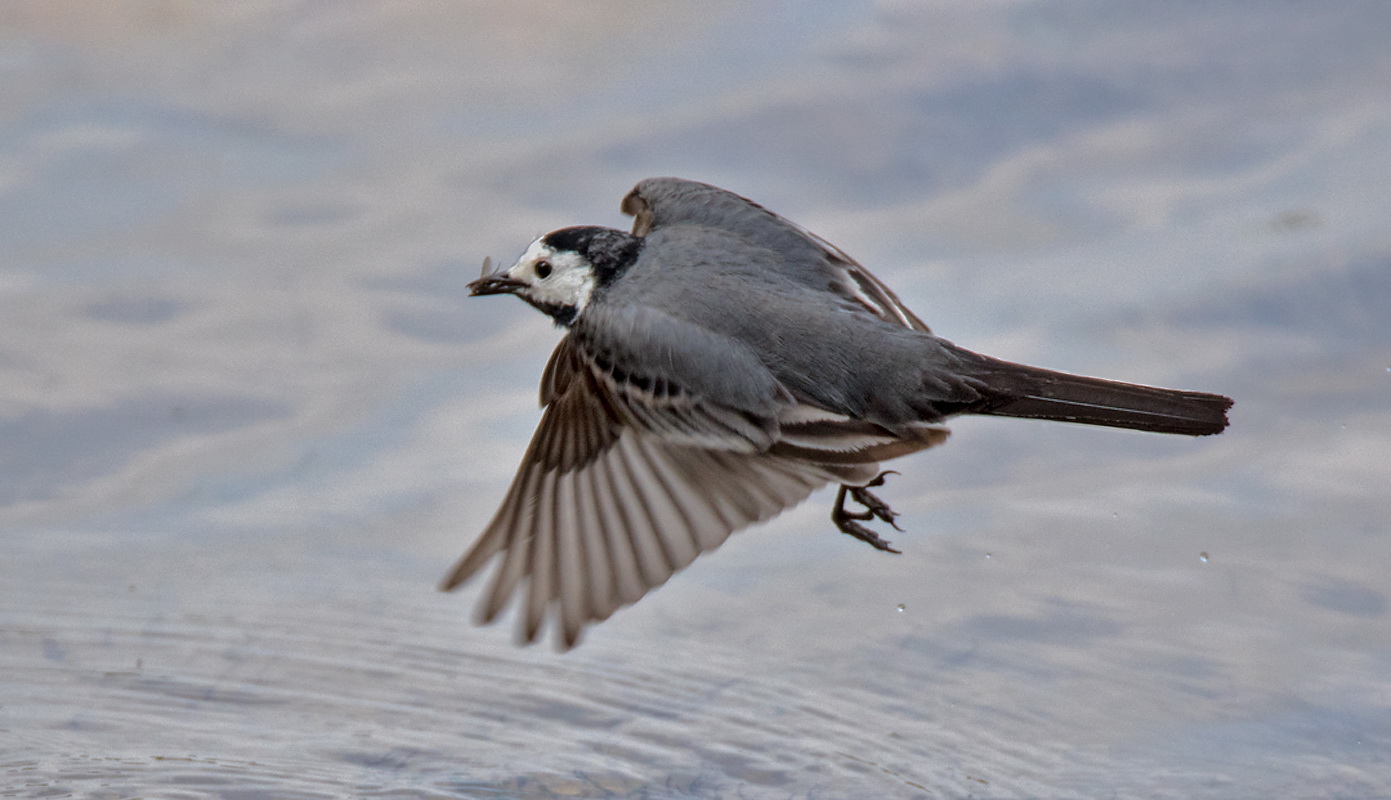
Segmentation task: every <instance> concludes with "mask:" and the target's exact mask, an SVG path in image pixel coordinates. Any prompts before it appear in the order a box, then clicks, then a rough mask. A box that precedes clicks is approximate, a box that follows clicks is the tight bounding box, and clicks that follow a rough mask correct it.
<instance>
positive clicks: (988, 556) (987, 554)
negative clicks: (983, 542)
mask: <svg viewBox="0 0 1391 800" xmlns="http://www.w3.org/2000/svg"><path fill="white" fill-rule="evenodd" d="M985 557H986V558H994V556H992V555H990V554H989V553H986V554H985Z"/></svg>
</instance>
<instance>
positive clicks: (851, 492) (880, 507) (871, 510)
mask: <svg viewBox="0 0 1391 800" xmlns="http://www.w3.org/2000/svg"><path fill="white" fill-rule="evenodd" d="M890 473H892V474H894V475H897V474H898V473H897V472H893V470H889V471H887V472H881V473H879V474H878V475H876V476H875V477H874V480H872V481H870V482H869V483H867V484H865V485H864V486H847V485H845V484H841V487H840V492H839V493H838V494H836V505H835V508H833V509H831V521H832V522H834V523H835V524H836V527H837V528H839V529H840V532H841V533H844V534H846V535H847V536H853V537H855V538H856V539H859V540H860V541H862V542H868V543H869V544H870V546H872V547H874V548H875V549H877V550H884V551H887V552H890V553H897V552H898V551H897V550H895V549H894V548H893V547H892V546H891V544H890V542H889V541H888V540H887V539H884V538H883V537H881V536H880V535H879V534H877V533H875V532H874V531H872V530H870V529H869V528H866V527H865V526H863V525H861V524H860V523H861V522H868V521H869V520H872V519H877V520H880V521H881V522H887V523H889V524H890V525H892V526H893V527H894V530H896V531H902V530H903V529H902V528H900V527H898V523H896V522H894V519H895V518H896V517H897V516H898V512H896V511H894V510H893V509H892V508H889V504H888V503H885V502H884V501H883V500H880V499H879V498H878V497H876V496H875V495H874V493H873V492H871V491H870V490H869V487H871V486H883V485H884V476H885V475H889V474H890ZM847 496H849V497H853V498H854V499H855V502H857V503H859V504H860V505H862V506H864V508H865V510H864V511H850V510H848V509H846V507H845V498H846V497H847Z"/></svg>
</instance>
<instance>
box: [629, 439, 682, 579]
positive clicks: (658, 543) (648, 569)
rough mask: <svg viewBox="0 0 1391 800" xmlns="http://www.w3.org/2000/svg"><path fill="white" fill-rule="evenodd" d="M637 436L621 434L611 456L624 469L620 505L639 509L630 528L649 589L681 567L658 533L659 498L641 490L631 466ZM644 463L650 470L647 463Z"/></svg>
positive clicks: (636, 474)
mask: <svg viewBox="0 0 1391 800" xmlns="http://www.w3.org/2000/svg"><path fill="white" fill-rule="evenodd" d="M638 438H639V436H637V435H633V436H627V437H624V439H623V440H622V441H621V442H620V443H619V446H618V447H616V448H614V455H615V457H616V459H617V460H618V462H619V464H618V466H619V467H621V468H622V470H623V477H622V478H621V479H620V480H619V481H618V484H617V485H618V488H619V489H620V491H622V492H623V494H624V495H626V496H625V497H624V500H623V501H622V502H621V503H620V507H622V508H625V509H634V508H635V509H637V510H638V511H639V512H640V518H639V519H638V520H637V524H635V525H632V526H631V527H630V528H629V530H630V531H631V532H632V534H633V542H634V544H635V545H637V550H638V553H639V558H640V561H639V564H640V566H641V567H642V572H643V580H644V582H646V584H647V586H648V588H651V587H653V586H660V585H661V584H662V583H663V582H664V581H666V579H667V578H668V577H669V576H670V575H671V574H672V573H673V572H675V571H676V570H678V569H680V566H679V564H678V561H677V558H676V557H675V554H674V553H672V552H671V550H670V548H669V547H668V545H667V542H666V539H665V537H663V536H661V535H660V533H659V530H660V526H661V519H660V518H659V516H658V513H659V512H658V511H657V509H656V508H655V507H654V505H655V503H656V502H657V501H658V500H659V498H655V497H652V496H650V493H649V491H648V490H645V489H644V486H643V480H642V476H641V474H640V473H638V472H637V471H636V470H634V469H633V463H632V453H631V452H630V451H631V450H632V449H633V448H634V447H636V446H637V445H636V444H635V441H634V440H636V439H638ZM643 466H644V467H647V468H648V470H650V469H651V465H649V464H643Z"/></svg>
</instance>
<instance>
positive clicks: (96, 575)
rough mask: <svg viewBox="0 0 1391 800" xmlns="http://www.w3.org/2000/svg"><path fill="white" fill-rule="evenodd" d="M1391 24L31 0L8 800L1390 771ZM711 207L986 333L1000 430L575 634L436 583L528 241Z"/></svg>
mask: <svg viewBox="0 0 1391 800" xmlns="http://www.w3.org/2000/svg"><path fill="white" fill-rule="evenodd" d="M1389 39H1391V5H1388V4H1386V3H1382V2H1351V1H1350V2H1342V3H1336V4H1313V3H1286V2H1270V1H1269V0H1265V1H1263V2H1254V1H1253V0H1247V1H1243V2H1228V3H1220V4H1219V3H1162V4H1160V3H1143V2H1132V1H1130V0H1119V1H1118V0H1105V1H1104V2H1103V1H1102V0H1096V1H1095V2H1086V1H1079V2H1068V3H1057V2H1043V1H1042V0H1033V1H1029V0H989V1H988V2H980V1H976V2H961V1H959V0H957V1H948V0H933V1H926V2H924V1H923V0H911V1H909V0H883V1H881V2H844V1H842V0H834V1H831V0H825V1H823V2H816V3H791V2H782V1H780V0H746V1H743V2H737V3H736V2H728V0H714V1H713V2H705V3H701V4H694V3H648V2H637V1H636V0H596V1H595V2H590V3H573V2H563V1H562V0H549V2H547V1H544V0H532V1H529V2H503V1H502V0H467V1H466V2H458V3H450V2H442V1H440V0H434V1H430V0H399V1H397V2H382V1H380V0H379V1H378V2H369V1H368V0H340V1H336V2H325V1H323V0H298V1H292V0H248V1H247V2H240V3H199V2H191V0H163V1H162V2H156V1H154V0H149V1H147V2H137V1H135V0H131V1H129V2H111V3H100V4H97V3H90V4H89V3H52V2H46V1H45V0H11V1H10V2H6V3H5V4H4V5H3V6H0V242H2V243H3V244H0V526H3V533H0V541H2V542H3V557H2V558H0V796H7V797H8V796H17V797H49V796H64V797H103V798H105V797H110V798H130V797H142V798H163V797H169V798H173V797H177V798H188V797H228V798H261V797H264V798H281V799H283V798H336V797H345V796H352V797H382V796H390V797H470V798H472V797H488V798H493V797H556V796H563V797H618V798H628V797H633V798H667V797H672V798H684V797H697V798H723V797H740V798H765V797H768V798H804V797H856V796H858V797H912V798H916V797H933V798H936V797H977V798H993V797H999V798H1010V797H1045V798H1055V797H1056V798H1066V797H1079V798H1080V797H1097V796H1119V797H1175V798H1204V797H1212V798H1240V797H1253V798H1255V797H1289V798H1302V797H1384V796H1389V795H1391V760H1389V759H1388V756H1387V754H1388V752H1391V609H1388V595H1391V577H1388V565H1391V536H1388V533H1391V531H1388V527H1391V523H1388V519H1391V498H1388V491H1387V490H1388V487H1389V486H1391V480H1389V479H1391V457H1388V453H1391V413H1388V412H1389V411H1391V337H1388V335H1387V334H1388V319H1391V92H1388V91H1387V87H1388V86H1391V48H1388V47H1387V46H1386V43H1387V41H1388V40H1389ZM653 175H677V176H681V177H687V178H692V179H697V180H702V181H707V182H711V183H715V184H717V185H720V186H723V187H725V188H728V189H731V190H733V191H736V192H738V193H740V194H743V195H746V196H749V197H751V198H753V199H755V200H757V201H759V202H760V203H762V204H764V205H767V206H768V207H770V208H772V209H774V210H776V211H778V212H779V213H781V214H783V215H785V216H787V217H789V218H791V219H793V220H796V221H797V222H799V223H801V224H803V225H805V226H807V227H809V228H810V229H812V230H814V231H816V232H817V233H819V234H820V235H822V236H824V237H825V238H827V239H828V240H830V241H832V242H834V243H836V244H837V245H839V246H840V247H841V248H843V249H844V250H846V251H847V252H848V253H850V254H852V255H853V256H855V257H856V258H857V259H859V260H860V261H861V262H862V263H864V264H865V265H866V266H867V267H869V268H870V269H871V270H873V271H874V272H875V273H876V274H877V275H879V277H881V278H883V279H884V280H885V281H886V282H888V283H889V284H890V285H891V286H893V287H894V288H895V289H896V290H897V292H898V294H899V295H900V296H901V297H902V298H903V299H904V300H905V302H907V303H908V305H909V306H910V307H912V308H913V309H914V310H915V311H916V312H917V313H918V314H919V315H920V316H922V317H923V318H924V319H925V320H926V321H927V322H928V323H929V324H931V325H932V326H933V328H934V330H935V331H937V332H938V333H940V334H942V335H944V336H946V337H947V338H950V339H952V340H953V341H956V342H957V343H959V344H962V345H964V346H966V347H969V348H972V349H976V350H980V351H983V352H987V353H990V354H992V355H996V356H1000V357H1004V358H1009V359H1013V360H1019V361H1027V362H1030V363H1035V364H1039V365H1041V366H1047V367H1052V368H1055V369H1063V370H1069V371H1074V372H1080V373H1086V374H1095V375H1100V376H1104V377H1109V378H1115V379H1122V380H1131V381H1137V382H1144V383H1152V384H1159V385H1165V386H1173V387H1176V388H1185V389H1195V390H1204V391H1213V392H1221V393H1225V394H1228V395H1231V396H1232V397H1234V398H1236V402H1237V404H1236V408H1235V409H1234V411H1233V414H1232V421H1233V424H1232V427H1231V429H1230V430H1229V431H1228V432H1227V433H1225V434H1223V435H1222V436H1220V437H1216V438H1207V439H1201V440H1189V439H1179V438H1177V437H1160V436H1152V435H1143V434H1133V433H1128V432H1118V431H1111V430H1094V429H1085V428H1081V427H1075V426H1068V425H1059V424H1045V423H1032V422H1027V421H1017V420H999V419H967V420H961V421H958V422H957V423H956V424H955V425H954V426H953V428H954V435H953V438H952V440H951V442H950V443H949V445H947V446H945V447H943V448H941V449H936V450H932V451H930V452H927V453H923V454H921V455H918V456H915V457H911V458H908V459H905V460H902V461H899V462H896V463H895V465H894V466H896V467H897V468H898V469H900V470H901V471H902V473H903V474H902V476H901V477H897V478H893V479H891V481H890V482H889V484H888V486H887V487H886V489H885V490H884V492H883V496H884V497H885V499H886V500H888V501H889V502H890V503H892V504H893V506H894V507H895V508H896V509H897V510H898V511H900V512H902V513H903V516H902V518H901V520H900V522H901V524H902V525H903V526H904V527H905V529H906V532H905V533H902V534H895V535H894V536H893V537H892V538H893V540H894V542H895V543H896V544H897V546H899V547H900V548H901V549H902V550H903V551H904V552H903V555H901V556H896V557H895V556H888V555H885V554H883V553H879V552H876V551H873V550H872V549H871V548H869V547H867V546H865V545H864V544H862V543H859V542H855V541H853V540H851V539H850V538H848V537H845V536H842V535H839V534H838V533H836V532H835V531H834V529H833V528H832V527H831V525H830V524H829V522H828V519H827V513H828V511H829V505H830V502H831V500H832V499H833V494H832V493H830V492H823V493H820V494H817V495H816V496H814V497H813V498H812V500H811V501H809V502H808V503H806V504H804V505H803V506H802V507H800V508H798V509H796V510H795V511H792V512H789V513H787V514H784V515H783V516H781V517H779V518H778V519H776V520H774V521H772V522H771V523H768V524H766V525H763V526H760V527H757V528H754V529H751V530H749V531H746V532H743V533H740V534H738V535H736V536H735V537H733V538H732V539H731V540H730V542H729V543H728V544H727V545H726V546H725V547H724V548H722V549H721V550H720V551H718V552H716V553H714V554H711V555H707V556H705V557H703V558H701V559H699V560H698V561H697V562H696V564H694V565H693V566H692V567H691V568H690V569H688V570H686V571H685V572H683V573H682V574H680V575H678V576H677V577H676V578H674V579H673V580H672V581H671V582H670V583H669V584H668V585H667V586H665V587H662V588H661V589H659V590H658V591H656V592H654V593H653V594H651V595H650V596H648V597H647V598H646V599H645V600H644V601H643V602H641V603H640V604H638V605H637V606H635V607H633V608H631V609H628V610H625V611H621V612H620V613H618V614H617V615H615V616H614V618H612V619H611V620H609V621H608V622H606V623H604V624H603V625H601V626H599V627H597V628H595V629H593V630H592V631H590V633H589V635H588V637H587V640H586V642H585V643H584V644H583V645H582V646H581V647H580V648H579V649H578V650H576V651H574V652H572V653H569V654H565V655H560V654H557V653H556V652H554V651H553V649H552V648H551V647H550V646H549V645H548V644H547V645H541V646H536V647H531V648H519V647H516V646H515V645H514V644H513V642H512V633H511V630H510V621H509V622H508V623H505V624H502V625H498V626H493V627H486V628H477V627H474V626H473V625H472V623H471V618H472V616H471V615H472V605H473V602H474V600H475V599H476V596H477V594H478V586H477V585H470V586H468V587H466V588H465V589H464V590H463V591H461V592H460V593H457V594H449V595H445V594H440V593H438V592H436V591H435V588H434V587H435V584H436V582H437V581H438V580H439V578H440V577H441V576H442V575H443V573H444V571H445V570H446V569H447V567H448V566H449V565H450V564H451V562H452V561H453V559H455V558H456V557H457V556H458V555H459V554H460V553H461V552H462V551H463V550H464V549H465V548H466V547H467V545H468V544H469V543H470V541H471V540H472V538H473V537H474V536H475V535H476V534H477V533H478V532H479V531H480V530H481V529H482V527H483V525H484V524H485V523H486V522H487V520H488V518H489V517H490V516H491V514H492V513H493V511H494V509H495V507H496V504H497V503H498V502H499V501H500V499H501V497H502V495H503V492H504V491H505V489H506V487H507V484H508V481H509V480H510V478H511V475H512V472H513V470H514V469H515V467H516V465H517V463H518V461H519V459H520V456H521V453H522V450H523V448H524V446H525V443H526V440H527V438H528V437H529V436H530V432H531V430H532V428H533V426H534V425H535V423H536V420H537V419H538V416H539V415H538V411H537V409H536V399H535V398H536V387H537V383H538V380H539V377H540V373H541V368H542V365H543V364H544V362H545V358H546V356H547V354H548V353H549V350H550V348H551V347H553V346H554V343H555V342H556V340H557V339H558V338H559V332H558V331H556V330H555V329H554V328H552V327H551V326H550V324H549V322H548V320H546V319H545V318H544V317H542V316H541V315H539V314H537V313H535V312H534V311H532V310H531V309H529V308H527V307H526V306H524V305H523V304H521V303H517V302H515V301H509V300H504V299H496V298H493V299H484V300H467V299H466V295H467V290H466V288H465V284H466V283H467V282H468V281H469V280H470V279H472V278H474V277H476V276H477V274H478V268H479V263H480V261H481V260H482V259H483V257H484V256H492V257H493V258H494V259H495V260H497V261H500V262H503V263H510V261H511V259H513V258H514V257H515V256H516V255H517V254H518V253H520V252H521V250H522V249H523V248H524V247H525V246H526V244H527V243H528V242H529V241H530V240H531V239H532V238H533V237H534V236H536V235H538V234H540V233H543V232H545V231H548V230H551V229H554V228H558V227H562V226H566V225H573V224H581V223H583V224H601V225H613V226H618V227H621V226H624V225H626V223H627V220H626V219H625V218H623V217H621V215H620V214H619V213H618V202H619V200H620V199H621V198H622V196H623V195H624V193H626V192H627V190H628V189H629V188H630V187H631V186H632V184H633V183H635V182H636V181H637V180H639V179H641V178H643V177H648V176H653Z"/></svg>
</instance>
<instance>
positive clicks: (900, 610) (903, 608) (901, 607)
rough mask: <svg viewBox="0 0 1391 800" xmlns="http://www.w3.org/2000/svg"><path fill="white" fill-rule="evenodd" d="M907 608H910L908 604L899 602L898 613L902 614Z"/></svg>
mask: <svg viewBox="0 0 1391 800" xmlns="http://www.w3.org/2000/svg"><path fill="white" fill-rule="evenodd" d="M907 609H908V606H905V605H904V604H902V603H899V604H898V613H900V614H902V613H903V612H904V611H906V610H907Z"/></svg>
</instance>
